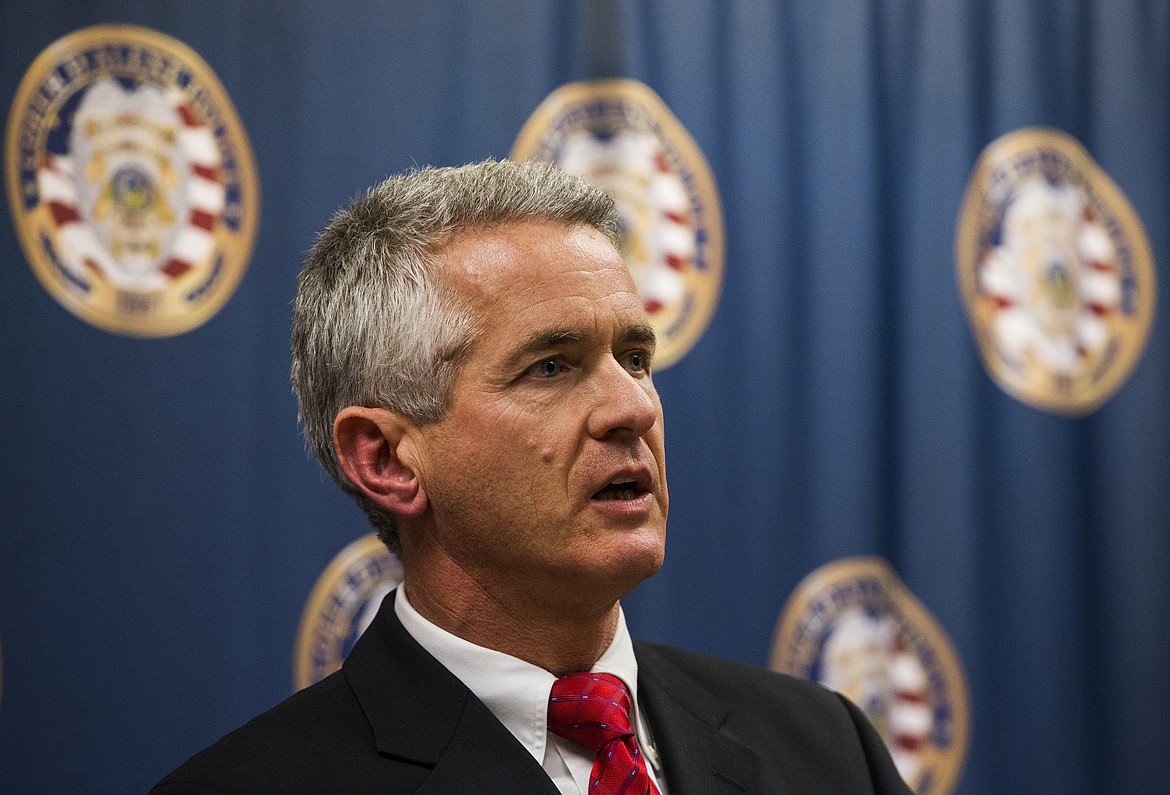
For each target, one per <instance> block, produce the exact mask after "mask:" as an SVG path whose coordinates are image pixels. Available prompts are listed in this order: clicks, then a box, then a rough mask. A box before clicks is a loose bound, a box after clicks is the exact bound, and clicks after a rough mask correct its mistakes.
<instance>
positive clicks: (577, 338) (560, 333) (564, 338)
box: [509, 329, 585, 361]
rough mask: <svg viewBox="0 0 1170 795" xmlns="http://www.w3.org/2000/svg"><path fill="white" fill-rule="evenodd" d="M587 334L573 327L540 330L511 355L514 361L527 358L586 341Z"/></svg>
mask: <svg viewBox="0 0 1170 795" xmlns="http://www.w3.org/2000/svg"><path fill="white" fill-rule="evenodd" d="M584 339H585V334H584V333H583V332H581V331H574V330H571V329H552V330H549V331H538V332H536V333H535V334H533V335H532V336H530V337H529V338H528V339H526V340H524V342H522V343H521V344H520V345H519V346H517V348H516V349H515V350H514V351H513V352H512V355H511V356H510V357H509V358H510V359H512V360H513V361H519V360H523V359H527V358H528V357H529V356H535V355H536V354H538V353H542V352H543V351H547V350H553V349H555V348H562V347H564V346H566V345H576V344H579V343H581V342H582V341H584Z"/></svg>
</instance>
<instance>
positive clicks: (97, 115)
mask: <svg viewBox="0 0 1170 795" xmlns="http://www.w3.org/2000/svg"><path fill="white" fill-rule="evenodd" d="M5 151H6V154H7V182H8V200H9V204H10V205H11V207H12V215H13V221H14V222H15V224H16V230H17V234H18V235H19V237H20V241H21V245H22V246H23V248H24V251H25V254H26V256H27V257H28V259H29V262H30V263H31V265H32V268H33V272H34V273H35V274H36V276H37V278H38V279H39V280H40V282H41V284H42V285H44V287H45V289H46V290H48V291H49V293H50V294H51V295H52V296H53V297H54V298H56V299H57V300H58V301H59V302H60V303H61V304H62V305H63V306H64V307H65V308H66V309H68V310H69V311H70V312H73V313H74V314H76V315H77V316H78V317H80V318H82V319H84V320H86V321H87V322H89V323H92V324H93V325H95V326H97V327H99V328H102V329H105V330H107V331H113V332H117V333H121V334H129V335H134V336H141V337H161V336H167V335H172V334H179V333H182V332H184V331H188V330H190V329H192V328H194V327H196V326H198V325H200V324H201V323H203V322H205V321H206V320H207V319H208V318H210V317H211V316H212V315H214V314H215V313H216V312H217V311H218V310H219V309H220V307H222V306H223V304H224V303H225V302H226V301H227V300H228V298H230V297H231V295H232V293H233V292H234V291H235V288H236V285H237V284H238V283H239V281H240V278H241V276H242V275H243V273H244V270H245V268H246V267H247V263H248V259H249V257H250V256H251V253H252V243H253V240H254V238H255V234H256V219H257V217H258V210H259V203H260V197H259V186H258V183H257V179H256V166H255V163H254V161H253V158H252V150H251V147H250V145H249V143H248V139H247V136H246V135H245V134H244V129H243V127H242V126H241V124H240V121H239V118H238V117H237V115H236V111H235V108H234V107H233V106H232V103H231V100H230V99H229V98H228V96H227V93H226V92H225V91H224V89H223V87H222V86H221V85H220V83H219V81H218V80H217V79H216V77H215V74H214V73H213V72H212V71H211V68H210V67H209V66H208V65H207V64H206V63H204V61H203V59H201V58H200V57H199V56H198V55H197V54H196V53H195V52H194V51H193V50H191V49H190V48H189V47H187V46H186V45H184V44H183V43H182V42H179V41H176V40H175V39H172V38H170V37H168V36H164V35H163V34H161V33H156V32H155V31H152V30H147V29H145V28H138V27H129V26H115V25H101V26H96V27H91V28H85V29H83V30H79V31H76V32H74V33H71V34H69V35H68V36H65V37H64V38H62V39H59V40H58V41H56V42H54V43H53V44H51V45H50V46H49V47H48V48H47V49H46V50H45V51H44V52H42V53H41V54H40V56H38V57H37V59H36V60H35V61H34V62H33V64H32V66H31V67H30V68H29V70H28V72H27V73H26V74H25V76H24V79H23V80H22V81H21V83H20V87H19V88H18V89H17V92H16V98H15V99H14V100H13V103H12V110H11V113H10V114H9V119H8V134H7V143H6V150H5Z"/></svg>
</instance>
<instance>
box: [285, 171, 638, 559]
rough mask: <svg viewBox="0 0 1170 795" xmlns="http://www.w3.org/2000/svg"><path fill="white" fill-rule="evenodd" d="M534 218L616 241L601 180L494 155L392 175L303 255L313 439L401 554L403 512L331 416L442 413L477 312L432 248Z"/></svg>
mask: <svg viewBox="0 0 1170 795" xmlns="http://www.w3.org/2000/svg"><path fill="white" fill-rule="evenodd" d="M532 219H535V220H547V221H554V222H557V223H562V224H565V225H566V226H573V225H577V224H586V225H588V226H591V227H593V228H595V229H597V230H599V231H600V232H602V233H603V234H605V235H606V237H608V238H609V239H610V240H611V241H612V242H613V243H614V244H615V245H619V243H620V232H619V229H620V224H619V218H618V215H617V212H616V210H615V208H614V204H613V201H612V200H611V199H610V198H609V196H607V195H606V193H605V192H604V191H603V190H601V189H600V188H596V187H594V186H591V185H589V184H587V183H586V182H585V181H584V180H582V179H580V178H579V177H576V176H572V175H569V174H566V173H565V172H563V171H559V170H558V169H556V168H555V167H553V166H551V165H548V164H545V163H536V162H527V163H514V162H510V161H507V160H504V161H494V160H487V161H483V162H480V163H472V164H469V165H466V166H461V167H451V168H431V167H428V168H422V169H416V170H413V171H409V172H407V173H405V174H401V175H397V176H393V177H391V178H389V179H387V180H386V181H384V182H382V183H381V184H379V185H377V186H376V187H374V188H372V189H370V190H369V191H367V192H366V193H365V194H364V195H361V196H359V197H358V198H357V199H355V200H354V201H353V202H352V203H351V204H350V205H349V207H347V208H345V209H343V210H341V211H340V212H338V213H337V214H336V215H335V216H334V217H333V219H332V220H331V221H330V222H329V225H328V226H326V227H325V230H324V231H323V232H322V233H321V235H320V236H319V237H318V239H317V241H316V243H315V244H314V245H313V247H312V250H311V251H310V252H309V256H308V257H307V259H306V260H305V266H304V268H303V269H302V270H301V274H300V278H299V279H298V282H297V295H296V299H295V301H294V303H293V325H292V373H291V376H292V386H293V392H294V393H295V394H296V397H297V401H298V403H299V406H300V421H301V425H302V426H303V428H304V432H305V438H306V440H307V443H308V445H309V447H310V448H311V449H312V450H313V452H314V453H315V454H316V455H317V458H318V459H319V460H320V461H321V464H322V465H323V466H324V467H325V470H326V471H327V472H328V473H329V475H330V476H331V477H332V478H333V479H334V480H335V481H336V482H337V484H338V485H339V486H341V488H342V489H343V490H344V491H346V492H347V493H348V494H350V495H351V496H352V497H353V498H354V499H355V500H357V502H358V504H359V505H361V507H362V509H363V510H364V511H365V512H366V515H367V516H368V517H369V519H370V524H372V525H373V526H374V529H375V530H377V531H378V535H379V537H381V539H382V540H383V541H384V542H385V543H386V546H388V547H389V548H390V550H391V551H393V552H394V553H396V554H399V553H400V552H401V546H400V544H399V541H398V530H397V524H396V521H395V517H394V515H393V514H391V513H390V512H388V511H386V510H385V509H383V508H381V507H379V506H378V505H375V504H374V503H373V502H372V501H370V500H369V499H368V498H367V497H366V496H365V495H364V494H363V493H362V492H361V490H360V489H358V488H357V487H356V486H355V485H354V484H353V483H352V482H350V480H349V478H348V477H346V475H345V472H344V471H343V470H342V468H341V464H340V462H339V460H338V457H337V451H336V450H335V449H334V446H333V422H334V420H335V419H336V417H337V414H338V412H340V411H341V410H342V409H343V408H345V407H346V406H365V407H372V408H385V409H389V410H390V411H393V412H395V413H397V414H400V415H402V416H404V417H407V418H408V419H410V420H412V421H414V422H417V423H420V424H421V423H428V422H435V421H437V420H439V419H441V418H442V417H443V415H444V413H445V412H446V410H447V407H448V405H449V403H450V397H451V387H452V384H453V383H454V380H455V376H456V374H457V373H458V370H459V366H460V364H461V363H462V361H463V359H464V357H465V355H466V353H467V351H468V350H469V349H470V347H471V345H472V343H473V342H474V339H475V335H476V331H477V322H478V319H477V318H476V317H474V316H473V315H472V313H471V312H469V311H468V310H467V309H466V308H464V307H462V306H460V304H459V302H458V301H457V300H456V299H455V297H454V294H453V291H452V289H451V287H450V285H448V284H447V283H446V282H445V280H444V277H443V275H442V274H441V273H439V270H438V268H437V266H436V254H437V252H438V251H439V250H440V249H441V248H442V246H443V245H444V244H445V243H446V242H447V241H448V240H449V239H450V238H451V236H452V235H456V234H458V233H460V232H463V231H467V230H472V229H481V228H484V227H491V226H497V225H500V224H507V223H514V222H518V221H524V220H532Z"/></svg>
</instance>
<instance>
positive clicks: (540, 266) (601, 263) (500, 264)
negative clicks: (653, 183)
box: [438, 220, 636, 303]
mask: <svg viewBox="0 0 1170 795" xmlns="http://www.w3.org/2000/svg"><path fill="white" fill-rule="evenodd" d="M550 232H552V233H553V234H549V233H550ZM438 258H439V259H440V261H442V263H443V270H444V272H445V274H446V275H447V276H448V278H449V279H450V280H451V284H452V286H453V287H455V289H456V290H458V291H459V292H461V293H463V294H464V295H465V296H466V297H467V298H471V299H472V300H478V301H484V302H487V303H494V302H495V301H497V300H499V299H500V298H501V297H503V296H504V295H507V294H508V293H510V292H512V291H514V290H517V289H519V290H528V291H534V292H535V291H539V290H540V288H541V287H544V286H547V283H548V282H549V281H552V280H557V281H560V280H563V279H566V278H572V277H574V276H576V277H577V278H581V279H583V280H585V281H595V280H601V279H612V278H613V276H614V274H613V273H611V272H610V271H618V274H617V275H618V276H619V278H620V279H621V281H622V283H623V287H622V288H621V289H615V290H613V291H611V292H612V293H619V292H623V291H625V290H626V288H628V291H629V292H630V293H635V294H636V291H635V289H634V284H633V279H632V278H631V277H630V274H629V271H628V269H627V268H626V265H625V262H624V260H622V258H621V254H620V253H618V251H617V249H616V248H614V247H613V244H612V243H610V242H609V240H608V239H607V238H606V237H605V236H604V235H603V234H602V233H601V232H598V231H597V230H596V229H593V228H592V227H590V226H586V225H578V226H571V227H569V226H564V225H563V224H559V223H556V222H553V221H538V220H533V221H521V222H517V223H512V224H504V225H500V226H492V227H484V228H481V229H471V230H467V231H465V232H461V233H459V234H458V235H456V236H454V237H452V238H451V240H450V241H449V242H448V243H447V244H446V245H445V246H443V247H442V248H441V249H440V250H439V252H438ZM582 262H588V263H590V264H596V265H597V267H596V268H588V269H583V268H581V267H580V265H581V263H582ZM595 297H596V298H603V297H605V296H601V295H598V296H595Z"/></svg>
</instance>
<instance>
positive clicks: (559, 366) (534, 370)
mask: <svg viewBox="0 0 1170 795" xmlns="http://www.w3.org/2000/svg"><path fill="white" fill-rule="evenodd" d="M564 371H565V366H564V363H563V362H561V361H560V360H559V359H542V360H540V361H539V362H537V363H536V364H534V365H532V366H531V367H529V368H528V375H531V376H535V377H536V378H556V377H557V376H558V375H560V374H561V373H563V372H564Z"/></svg>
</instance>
